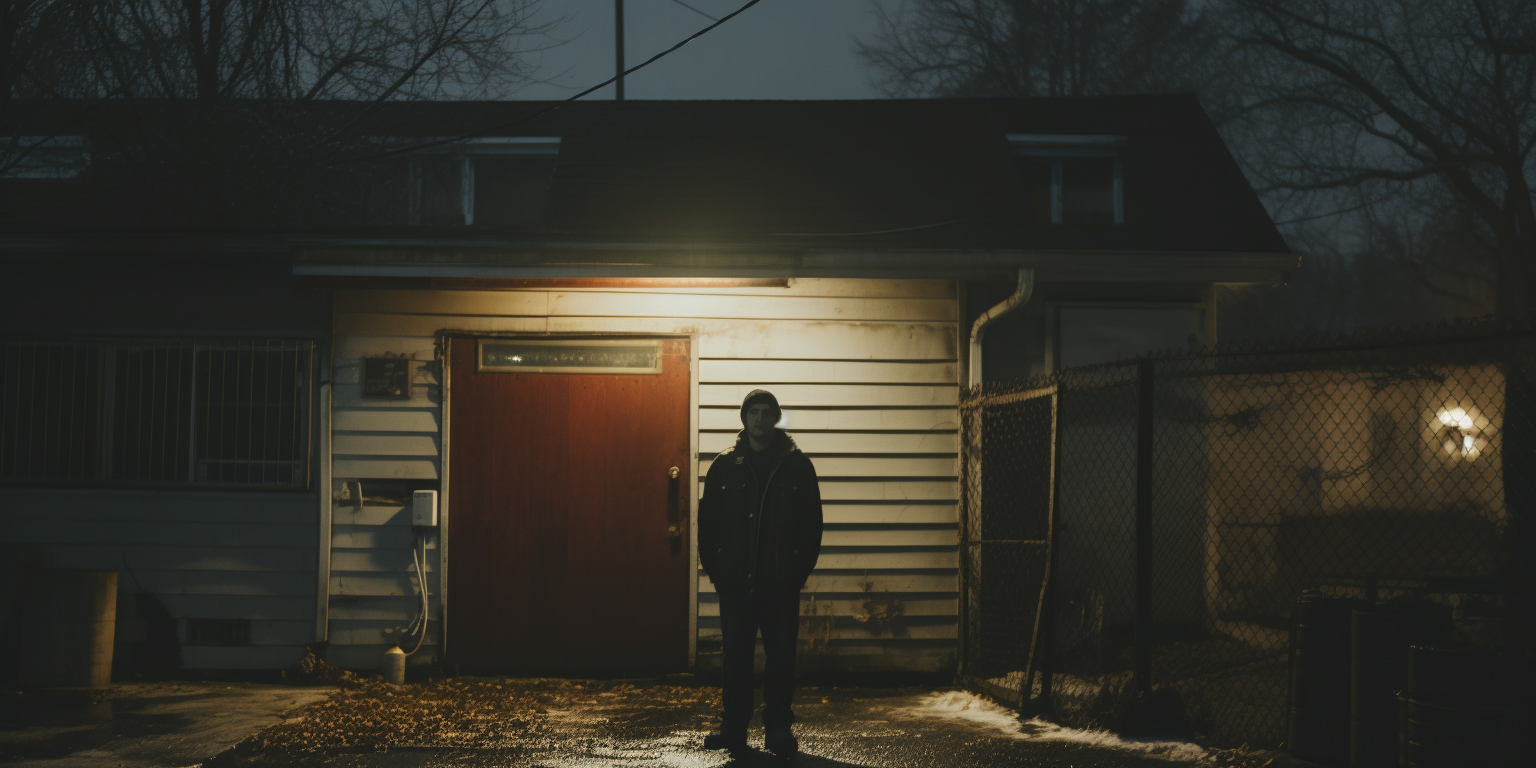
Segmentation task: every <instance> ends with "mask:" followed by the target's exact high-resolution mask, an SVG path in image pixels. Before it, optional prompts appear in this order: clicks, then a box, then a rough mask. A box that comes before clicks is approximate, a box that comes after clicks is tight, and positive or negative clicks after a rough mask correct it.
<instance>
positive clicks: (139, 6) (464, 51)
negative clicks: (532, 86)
mask: <svg viewBox="0 0 1536 768" xmlns="http://www.w3.org/2000/svg"><path fill="white" fill-rule="evenodd" d="M537 4H538V0H119V1H118V2H100V1H99V0H0V45H5V46H6V53H7V54H8V55H7V56H6V61H5V64H4V68H3V69H0V85H4V86H6V90H5V96H6V97H10V96H12V95H22V96H43V97H59V96H62V97H71V98H92V97H107V98H111V97H131V98H170V99H189V98H196V99H204V100H211V99H235V98H245V99H250V98H258V99H283V100H308V99H358V100H384V99H393V98H417V99H423V98H445V97H457V98H465V97H477V96H478V97H486V96H500V95H505V94H506V93H507V92H508V91H510V90H512V89H514V88H515V87H517V86H518V85H520V84H522V83H524V82H526V81H527V80H528V79H529V78H530V74H531V73H530V72H529V70H528V69H527V67H526V66H525V64H524V62H525V59H524V58H523V57H522V56H521V54H523V53H525V52H527V51H528V50H530V49H532V48H534V47H537V46H538V45H539V44H540V43H541V41H542V39H543V38H542V34H543V33H544V32H546V31H547V30H548V27H547V25H544V24H540V23H536V22H534V21H533V11H534V9H535V8H536V6H537ZM40 42H41V43H49V42H52V43H62V44H63V45H64V46H67V47H68V48H69V49H72V53H70V54H69V55H68V56H66V57H65V58H66V59H70V60H72V61H74V64H73V65H72V66H67V67H61V66H59V65H58V62H59V58H58V55H59V54H61V53H65V51H63V50H60V48H61V46H60V45H57V44H56V45H53V46H52V47H49V46H47V45H40V44H39V43H40Z"/></svg>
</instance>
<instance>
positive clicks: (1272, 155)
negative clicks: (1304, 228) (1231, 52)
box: [1223, 0, 1536, 318]
mask: <svg viewBox="0 0 1536 768" xmlns="http://www.w3.org/2000/svg"><path fill="white" fill-rule="evenodd" d="M1225 11H1226V13H1225V16H1224V19H1223V21H1225V22H1226V23H1227V24H1228V25H1229V27H1228V28H1229V29H1230V30H1231V34H1232V39H1233V40H1234V41H1235V42H1236V43H1237V44H1238V46H1239V47H1238V48H1237V50H1236V55H1237V56H1238V57H1240V58H1241V60H1242V62H1243V63H1242V66H1243V68H1244V71H1245V73H1246V74H1247V76H1248V82H1249V86H1250V87H1251V88H1252V90H1251V92H1250V94H1251V95H1250V97H1249V98H1250V100H1249V104H1248V105H1247V106H1248V110H1247V112H1246V117H1245V119H1244V120H1243V123H1244V124H1245V125H1246V135H1247V139H1246V140H1244V141H1242V142H1241V143H1242V144H1243V145H1245V146H1246V147H1249V148H1251V149H1253V150H1257V153H1256V154H1254V153H1249V154H1250V157H1251V159H1253V160H1254V162H1252V163H1251V164H1250V169H1251V170H1252V171H1254V172H1255V173H1256V175H1258V176H1260V177H1261V178H1263V179H1264V180H1265V181H1266V182H1267V188H1268V189H1273V190H1279V191H1294V192H1303V193H1309V192H1317V191H1328V190H1339V189H1348V190H1362V189H1367V190H1368V189H1378V190H1384V191H1385V192H1387V193H1388V194H1390V193H1392V192H1393V188H1399V189H1400V188H1401V187H1402V186H1403V185H1405V184H1407V183H1411V182H1420V181H1422V180H1430V181H1434V182H1438V183H1440V184H1443V185H1444V188H1445V189H1446V190H1448V191H1449V192H1450V193H1451V195H1452V196H1453V197H1454V199H1455V201H1456V203H1457V204H1458V205H1460V206H1462V207H1464V209H1465V210H1467V211H1470V212H1471V213H1472V214H1473V215H1474V216H1475V217H1476V221H1477V222H1478V224H1479V225H1480V226H1481V227H1482V228H1483V230H1484V232H1485V233H1486V236H1487V237H1488V239H1489V241H1490V243H1491V245H1492V247H1493V249H1494V251H1495V253H1496V254H1497V264H1498V287H1497V304H1498V312H1499V314H1500V315H1501V316H1503V317H1506V318H1523V317H1528V316H1529V315H1530V313H1531V310H1532V299H1533V291H1536V264H1533V260H1536V215H1533V208H1532V187H1531V179H1532V172H1533V170H1536V169H1533V165H1532V149H1533V146H1536V46H1532V45H1531V42H1532V40H1536V2H1532V1H1531V0H1227V2H1226V4H1225Z"/></svg>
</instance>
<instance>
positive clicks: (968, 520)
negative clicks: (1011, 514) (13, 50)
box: [959, 267, 1035, 704]
mask: <svg viewBox="0 0 1536 768" xmlns="http://www.w3.org/2000/svg"><path fill="white" fill-rule="evenodd" d="M1034 292H1035V270H1034V269H1031V268H1029V267H1020V268H1019V282H1018V285H1016V286H1014V289H1013V295H1011V296H1009V297H1008V298H1006V299H1003V301H1002V302H1001V303H999V304H998V305H997V306H995V307H992V308H991V309H989V310H987V311H986V312H983V313H981V317H978V318H976V322H975V323H972V324H971V347H970V358H969V363H970V369H969V371H968V374H969V375H968V377H967V379H966V385H967V386H971V387H976V386H979V385H980V384H981V337H982V334H983V333H985V332H986V330H987V326H988V325H991V324H992V321H994V320H996V319H998V318H999V317H1002V316H1003V315H1006V314H1008V313H1009V312H1012V311H1013V310H1015V309H1018V308H1019V307H1020V306H1022V305H1023V304H1025V303H1026V302H1028V301H1029V297H1030V295H1031V294H1033V293H1034ZM966 420H967V422H968V423H967V424H966V425H965V427H966V429H964V430H963V432H962V434H964V435H965V438H964V440H965V442H964V444H963V445H962V453H961V456H962V457H963V458H962V459H961V461H962V467H963V471H964V473H965V478H964V482H963V483H962V487H961V490H960V496H961V500H962V501H961V504H962V507H961V520H960V545H961V546H960V595H961V597H960V605H959V614H960V626H959V642H960V654H959V656H960V664H959V667H960V669H959V671H960V674H961V675H962V676H963V675H967V674H969V672H970V669H969V667H970V665H969V664H968V663H967V662H968V659H967V649H969V648H970V643H971V638H970V636H969V635H970V632H969V627H970V622H971V617H970V602H971V600H970V597H969V595H970V581H971V568H972V561H973V555H977V554H979V553H976V552H973V551H972V550H971V547H970V545H971V543H973V542H974V541H975V539H974V538H973V537H974V535H975V534H976V533H978V531H975V530H973V528H974V526H973V521H979V520H980V519H981V512H980V511H981V445H982V440H981V423H982V419H981V413H980V411H979V410H974V409H973V410H972V412H971V413H970V414H967V419H966ZM1021 704H1022V701H1021Z"/></svg>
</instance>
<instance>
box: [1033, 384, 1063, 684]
mask: <svg viewBox="0 0 1536 768" xmlns="http://www.w3.org/2000/svg"><path fill="white" fill-rule="evenodd" d="M1064 391H1065V388H1064V387H1062V385H1061V383H1060V382H1057V384H1056V393H1055V394H1053V395H1051V508H1050V516H1051V517H1050V520H1049V521H1048V523H1047V526H1046V536H1045V579H1046V581H1045V588H1044V589H1042V590H1041V595H1040V619H1039V629H1038V630H1037V634H1036V638H1037V640H1036V642H1037V643H1038V644H1039V645H1040V662H1039V663H1038V664H1037V665H1036V666H1037V667H1038V668H1039V670H1040V701H1039V702H1038V703H1037V705H1036V710H1037V711H1040V712H1045V713H1049V712H1050V711H1051V694H1052V692H1053V691H1052V687H1053V682H1054V681H1053V680H1052V679H1051V666H1052V664H1053V663H1054V661H1055V658H1056V634H1055V632H1056V626H1055V624H1056V623H1055V620H1054V619H1053V618H1052V617H1053V616H1055V614H1056V588H1055V585H1054V583H1053V581H1052V577H1054V576H1055V575H1056V550H1057V546H1056V532H1057V531H1058V530H1060V529H1059V528H1058V527H1057V524H1058V522H1059V519H1058V517H1057V514H1056V510H1057V508H1058V506H1059V505H1060V503H1061V502H1060V499H1061V433H1062V428H1061V398H1062V393H1063V392H1064ZM1025 684H1026V685H1031V686H1032V681H1028V680H1026V681H1025Z"/></svg>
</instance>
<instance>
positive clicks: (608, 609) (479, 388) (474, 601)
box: [448, 338, 692, 675]
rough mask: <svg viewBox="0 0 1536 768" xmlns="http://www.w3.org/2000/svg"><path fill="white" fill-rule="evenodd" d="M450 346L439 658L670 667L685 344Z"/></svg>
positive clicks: (682, 544) (680, 565)
mask: <svg viewBox="0 0 1536 768" xmlns="http://www.w3.org/2000/svg"><path fill="white" fill-rule="evenodd" d="M450 348H451V352H450V359H451V365H452V372H451V376H452V378H451V379H450V391H449V394H448V397H449V398H450V407H449V413H450V418H451V419H452V423H451V424H450V425H449V427H450V429H449V435H450V438H449V439H450V441H451V445H450V446H449V451H450V453H449V457H450V479H449V483H450V486H449V496H448V498H449V505H450V508H449V514H450V515H451V518H450V527H449V536H450V541H449V546H450V549H449V562H448V576H449V588H450V589H451V593H450V594H451V597H450V598H449V610H448V651H449V657H450V658H451V659H452V662H453V663H454V664H456V665H457V666H458V668H459V669H460V671H462V672H465V673H478V674H486V673H503V674H519V675H611V674H653V673H661V672H674V671H681V670H684V669H686V668H687V664H688V610H689V601H688V579H689V576H690V573H689V551H688V546H687V542H688V540H689V537H688V531H687V524H688V512H687V510H688V506H687V498H688V493H689V489H690V488H691V487H692V486H691V484H689V483H688V447H689V441H688V401H689V398H688V387H689V360H688V342H686V341H683V340H677V339H657V340H636V339H602V340H568V339H561V340H550V339H539V340H519V339H473V338H455V339H453V340H452V342H451V347H450ZM674 467H675V468H678V471H677V472H676V473H675V474H676V475H677V476H676V477H673V476H672V475H673V474H674V473H673V472H672V469H673V468H674Z"/></svg>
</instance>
